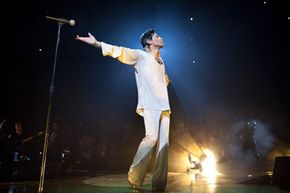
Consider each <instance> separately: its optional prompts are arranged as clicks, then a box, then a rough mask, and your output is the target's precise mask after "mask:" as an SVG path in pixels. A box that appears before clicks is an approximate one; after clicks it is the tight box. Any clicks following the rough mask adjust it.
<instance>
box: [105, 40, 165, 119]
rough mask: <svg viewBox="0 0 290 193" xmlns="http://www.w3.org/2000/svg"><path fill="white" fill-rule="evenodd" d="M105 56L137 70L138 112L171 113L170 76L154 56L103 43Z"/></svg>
mask: <svg viewBox="0 0 290 193" xmlns="http://www.w3.org/2000/svg"><path fill="white" fill-rule="evenodd" d="M101 48H102V54H103V56H111V57H113V58H117V59H118V60H119V61H120V62H122V63H124V64H128V65H132V66H133V67H134V68H135V79H136V83H137V90H138V105H137V108H136V112H137V113H138V114H139V115H141V116H143V110H144V109H148V110H161V111H168V112H170V105H169V99H168V91H167V85H168V83H169V79H168V76H167V74H166V72H165V65H164V63H163V64H159V63H158V62H157V61H156V60H155V58H154V56H153V55H151V54H150V53H148V52H146V51H143V50H139V49H130V48H124V47H119V46H113V45H110V44H106V43H104V42H101Z"/></svg>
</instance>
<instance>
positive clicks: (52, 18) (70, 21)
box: [45, 16, 76, 26]
mask: <svg viewBox="0 0 290 193" xmlns="http://www.w3.org/2000/svg"><path fill="white" fill-rule="evenodd" d="M45 18H46V19H50V20H54V21H57V22H58V23H59V24H68V25H70V26H74V25H75V24H76V22H75V20H73V19H71V20H68V19H64V18H55V17H51V16H46V17H45Z"/></svg>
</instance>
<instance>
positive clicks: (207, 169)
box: [201, 149, 217, 184]
mask: <svg viewBox="0 0 290 193" xmlns="http://www.w3.org/2000/svg"><path fill="white" fill-rule="evenodd" d="M203 152H204V154H205V155H206V157H205V158H204V159H203V160H201V166H202V175H203V176H205V177H206V178H207V181H208V182H209V183H210V184H214V183H215V182H216V175H217V171H216V158H215V156H214V154H213V153H212V152H211V151H210V150H209V149H205V150H204V151H203Z"/></svg>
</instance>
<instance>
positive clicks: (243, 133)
mask: <svg viewBox="0 0 290 193" xmlns="http://www.w3.org/2000/svg"><path fill="white" fill-rule="evenodd" d="M256 127H257V123H256V121H255V120H254V119H251V120H249V121H248V122H247V123H246V124H245V126H244V127H243V128H242V129H241V130H240V131H239V132H238V133H237V134H236V136H237V138H238V139H239V141H240V142H241V143H242V150H243V152H249V151H251V152H252V153H253V154H254V156H255V157H256V158H257V159H260V154H259V153H258V151H257V146H256V138H255V130H256Z"/></svg>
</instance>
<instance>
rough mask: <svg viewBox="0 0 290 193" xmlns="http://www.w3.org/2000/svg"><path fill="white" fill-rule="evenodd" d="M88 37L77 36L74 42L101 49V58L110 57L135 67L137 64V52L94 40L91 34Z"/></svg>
mask: <svg viewBox="0 0 290 193" xmlns="http://www.w3.org/2000/svg"><path fill="white" fill-rule="evenodd" d="M88 35H89V36H88V37H80V36H77V37H76V40H79V41H81V42H84V43H87V44H89V45H91V46H94V47H96V48H101V49H102V54H103V56H111V57H113V58H117V59H118V60H119V61H120V62H122V63H124V64H128V65H135V64H136V63H137V60H138V57H139V53H138V51H137V50H134V49H130V48H124V47H119V46H113V45H110V44H106V43H104V42H100V41H98V40H96V38H95V37H94V36H93V35H92V34H90V33H89V34H88Z"/></svg>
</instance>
